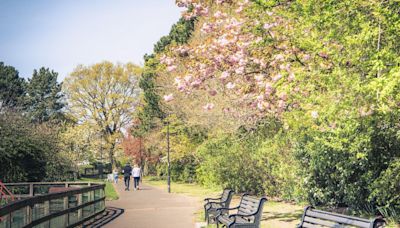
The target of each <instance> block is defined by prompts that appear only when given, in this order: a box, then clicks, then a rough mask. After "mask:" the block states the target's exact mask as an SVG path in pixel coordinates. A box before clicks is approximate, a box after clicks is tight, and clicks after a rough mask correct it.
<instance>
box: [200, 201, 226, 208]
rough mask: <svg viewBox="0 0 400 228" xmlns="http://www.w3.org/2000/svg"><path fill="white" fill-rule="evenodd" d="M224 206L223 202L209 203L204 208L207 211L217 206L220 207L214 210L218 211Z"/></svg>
mask: <svg viewBox="0 0 400 228" xmlns="http://www.w3.org/2000/svg"><path fill="white" fill-rule="evenodd" d="M222 204H223V203H222V202H208V203H206V204H204V208H205V209H206V210H209V209H211V208H212V207H213V205H216V206H219V207H217V208H214V209H218V208H221V207H222Z"/></svg>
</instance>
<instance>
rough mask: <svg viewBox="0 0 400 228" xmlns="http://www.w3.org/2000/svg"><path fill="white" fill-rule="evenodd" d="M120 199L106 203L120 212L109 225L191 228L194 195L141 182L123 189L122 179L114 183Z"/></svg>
mask: <svg viewBox="0 0 400 228" xmlns="http://www.w3.org/2000/svg"><path fill="white" fill-rule="evenodd" d="M114 187H115V188H116V190H117V192H118V194H119V199H118V200H114V201H107V202H106V206H107V207H110V208H117V209H122V210H123V213H122V214H121V215H120V216H118V217H117V218H115V219H114V220H112V221H111V222H110V223H108V224H106V225H105V226H104V227H109V228H124V227H130V228H161V227H162V228H169V227H170V228H193V227H195V220H194V219H195V218H194V217H195V215H194V213H195V212H196V209H197V208H198V202H197V201H196V199H195V198H191V197H188V196H183V195H178V194H168V193H167V192H165V191H163V190H161V189H158V188H154V187H151V186H149V185H145V184H141V188H140V190H137V191H133V190H132V189H130V191H125V190H124V188H125V187H124V186H123V183H122V181H119V182H118V184H115V185H114Z"/></svg>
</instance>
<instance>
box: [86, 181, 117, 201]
mask: <svg viewBox="0 0 400 228" xmlns="http://www.w3.org/2000/svg"><path fill="white" fill-rule="evenodd" d="M79 181H87V182H96V183H100V182H101V183H104V184H106V188H105V191H106V200H117V199H118V198H119V196H118V193H117V191H116V190H115V188H114V186H113V184H112V183H110V182H104V181H103V180H101V179H94V178H81V179H79Z"/></svg>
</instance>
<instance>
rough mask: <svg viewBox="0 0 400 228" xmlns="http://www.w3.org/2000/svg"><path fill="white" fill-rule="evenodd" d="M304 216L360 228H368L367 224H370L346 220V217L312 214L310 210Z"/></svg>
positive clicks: (350, 219)
mask: <svg viewBox="0 0 400 228" xmlns="http://www.w3.org/2000/svg"><path fill="white" fill-rule="evenodd" d="M306 216H311V217H314V218H320V219H325V220H329V221H334V222H338V223H341V224H346V225H353V226H359V227H362V228H368V227H369V224H370V222H369V221H368V222H365V221H359V220H353V219H352V218H348V217H346V216H337V215H331V214H325V213H320V212H314V211H312V210H308V211H307V212H306Z"/></svg>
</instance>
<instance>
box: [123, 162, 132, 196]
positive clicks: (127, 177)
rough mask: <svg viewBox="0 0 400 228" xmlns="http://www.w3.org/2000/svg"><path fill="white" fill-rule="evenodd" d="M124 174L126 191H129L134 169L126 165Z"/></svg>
mask: <svg viewBox="0 0 400 228" xmlns="http://www.w3.org/2000/svg"><path fill="white" fill-rule="evenodd" d="M123 172H124V182H125V191H129V182H130V181H131V173H132V167H131V165H130V164H129V163H126V165H125V167H124V169H123Z"/></svg>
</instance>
